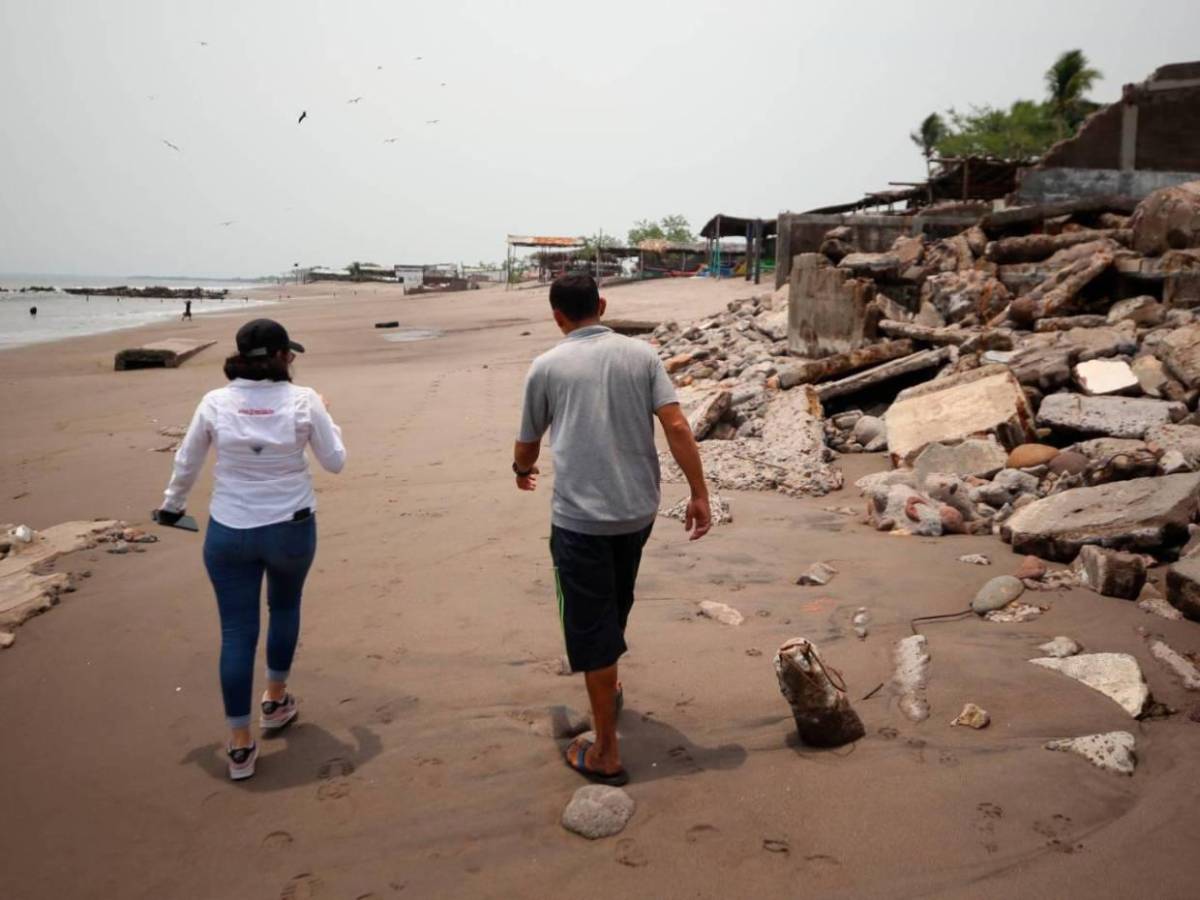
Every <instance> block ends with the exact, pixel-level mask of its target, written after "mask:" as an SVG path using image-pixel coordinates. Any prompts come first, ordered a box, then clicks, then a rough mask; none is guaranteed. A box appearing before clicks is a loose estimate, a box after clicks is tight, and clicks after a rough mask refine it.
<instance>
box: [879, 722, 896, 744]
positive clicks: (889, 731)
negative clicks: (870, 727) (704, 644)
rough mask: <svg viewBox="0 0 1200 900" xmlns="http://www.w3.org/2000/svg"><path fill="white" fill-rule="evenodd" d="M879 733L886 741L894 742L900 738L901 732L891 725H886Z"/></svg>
mask: <svg viewBox="0 0 1200 900" xmlns="http://www.w3.org/2000/svg"><path fill="white" fill-rule="evenodd" d="M877 733H878V735H879V736H880V737H881V738H883V739H884V740H885V741H894V740H895V739H896V738H898V737H900V732H899V731H897V730H896V729H895V728H893V727H892V726H891V725H884V726H883V727H882V728H880V729H879V731H878V732H877Z"/></svg>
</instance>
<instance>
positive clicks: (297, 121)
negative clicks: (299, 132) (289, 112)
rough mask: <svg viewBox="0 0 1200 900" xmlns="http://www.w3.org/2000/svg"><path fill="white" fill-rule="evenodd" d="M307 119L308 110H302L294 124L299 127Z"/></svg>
mask: <svg viewBox="0 0 1200 900" xmlns="http://www.w3.org/2000/svg"><path fill="white" fill-rule="evenodd" d="M307 118H308V110H307V109H306V110H304V112H302V113H300V118H298V119H297V120H296V124H297V125H299V124H300V123H301V122H303V121H304V120H305V119H307Z"/></svg>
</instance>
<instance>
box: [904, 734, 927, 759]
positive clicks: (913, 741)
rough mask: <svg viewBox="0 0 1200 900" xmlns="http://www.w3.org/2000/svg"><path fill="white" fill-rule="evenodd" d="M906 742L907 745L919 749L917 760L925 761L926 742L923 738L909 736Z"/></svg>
mask: <svg viewBox="0 0 1200 900" xmlns="http://www.w3.org/2000/svg"><path fill="white" fill-rule="evenodd" d="M904 743H905V745H906V746H908V747H911V748H912V749H914V750H916V751H917V762H919V763H924V762H925V742H924V741H923V740H921V738H909V739H908V740H907V741H905V742H904Z"/></svg>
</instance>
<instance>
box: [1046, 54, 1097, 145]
mask: <svg viewBox="0 0 1200 900" xmlns="http://www.w3.org/2000/svg"><path fill="white" fill-rule="evenodd" d="M1101 77H1103V76H1102V75H1101V73H1100V70H1099V69H1093V68H1092V67H1091V66H1089V65H1088V59H1087V57H1086V56H1084V54H1083V51H1082V50H1068V51H1066V52H1065V53H1063V54H1061V55H1060V56H1059V57H1058V59H1056V60H1055V61H1054V65H1052V66H1051V67H1050V68H1049V69H1047V70H1046V92H1047V94H1048V95H1049V96H1048V102H1049V104H1050V111H1051V113H1052V114H1053V116H1054V121H1055V122H1056V123H1057V125H1058V132H1059V137H1066V136H1067V135H1068V134H1070V133H1073V132H1074V131H1075V129H1076V128H1078V127H1079V125H1080V123H1081V122H1083V120H1084V119H1085V118H1087V116H1088V114H1089V113H1091V112H1092V111H1094V110H1095V109H1096V104H1095V103H1093V102H1092V101H1090V100H1088V99H1087V98H1086V97H1084V94H1086V93H1087V92H1088V91H1090V90H1091V89H1092V87H1093V86H1094V85H1095V83H1096V81H1097V80H1098V79H1099V78H1101Z"/></svg>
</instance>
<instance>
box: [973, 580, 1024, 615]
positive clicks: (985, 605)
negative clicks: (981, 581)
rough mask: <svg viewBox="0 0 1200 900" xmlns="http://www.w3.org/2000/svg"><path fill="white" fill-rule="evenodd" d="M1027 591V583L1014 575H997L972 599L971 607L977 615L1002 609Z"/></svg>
mask: <svg viewBox="0 0 1200 900" xmlns="http://www.w3.org/2000/svg"><path fill="white" fill-rule="evenodd" d="M1023 593H1025V585H1024V584H1022V583H1021V580H1020V579H1019V578H1014V577H1013V576H1012V575H997V576H996V577H995V578H993V579H992V580H991V581H989V582H987V583H986V584H985V585H984V586H983V587H981V588H980V589H979V592H978V593H976V594H975V597H974V599H973V600H971V609H972V610H973V611H974V612H975V614H976V615H980V616H982V615H984V614H985V613H989V612H992V610H996V609H1002V608H1003V607H1005V606H1008V604H1010V603H1012V602H1013V601H1014V600H1016V599H1017V598H1018V597H1020V596H1021V595H1022V594H1023Z"/></svg>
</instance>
